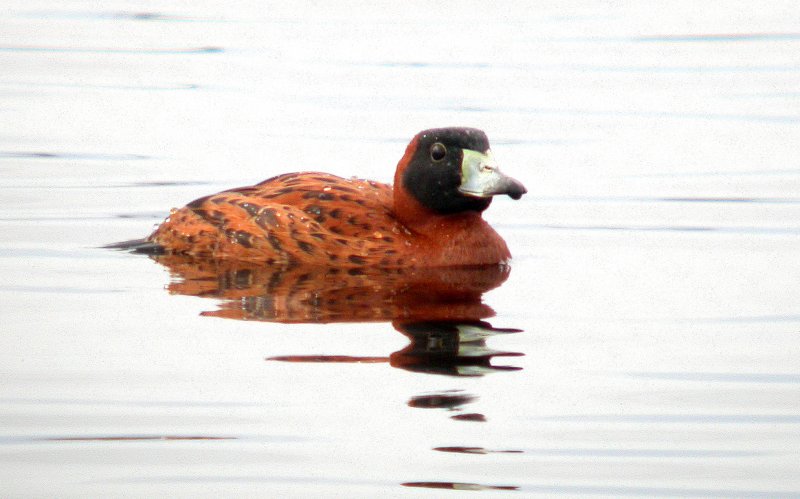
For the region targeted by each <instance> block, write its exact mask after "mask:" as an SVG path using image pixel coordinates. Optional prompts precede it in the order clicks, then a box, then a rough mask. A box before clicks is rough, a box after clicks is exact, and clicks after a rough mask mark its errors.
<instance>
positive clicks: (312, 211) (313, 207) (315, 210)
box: [303, 204, 325, 216]
mask: <svg viewBox="0 0 800 499" xmlns="http://www.w3.org/2000/svg"><path fill="white" fill-rule="evenodd" d="M303 211H304V212H306V213H308V214H309V215H317V216H319V215H322V214H323V213H325V211H324V210H323V209H322V207H321V206H319V205H317V204H310V205H308V206H306V207H305V208H304V209H303Z"/></svg>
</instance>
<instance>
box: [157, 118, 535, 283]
mask: <svg viewBox="0 0 800 499" xmlns="http://www.w3.org/2000/svg"><path fill="white" fill-rule="evenodd" d="M459 130H460V129H459ZM481 133H482V132H481ZM421 136H423V134H422V133H421V134H419V135H418V136H417V137H415V138H414V140H412V142H411V143H410V144H409V145H408V148H407V149H406V153H405V155H404V156H403V158H402V159H401V160H400V162H399V164H398V165H397V170H396V174H395V184H394V186H395V187H394V189H393V188H392V186H390V185H387V184H382V183H378V182H374V181H371V180H362V179H355V178H352V179H344V178H341V177H337V176H334V175H330V174H327V173H314V172H307V173H291V174H285V175H280V176H278V177H274V178H271V179H268V180H265V181H263V182H261V183H259V184H256V185H254V186H249V187H243V188H239V189H230V190H227V191H223V192H220V193H218V194H213V195H210V196H206V197H203V198H200V199H197V200H195V201H193V202H191V203H189V204H188V205H186V206H185V207H183V208H180V209H178V210H174V211H173V212H172V213H171V214H170V216H169V217H168V218H167V220H165V221H164V223H163V224H161V226H159V227H158V229H156V231H155V232H154V233H153V234H152V235H151V236H150V237H149V238H148V239H147V240H148V241H149V242H150V243H154V244H156V245H158V246H159V247H161V248H163V250H164V251H166V252H167V253H171V254H182V255H190V256H194V257H203V258H213V259H233V260H239V261H246V262H259V263H266V264H274V265H289V264H312V265H325V266H335V267H361V266H381V267H414V266H448V265H482V264H496V263H502V262H505V261H507V260H508V259H509V257H510V253H509V251H508V248H507V246H506V244H505V242H504V241H503V240H502V238H500V236H499V235H498V234H497V233H496V232H495V231H494V230H493V229H492V228H491V227H490V226H489V225H488V224H487V223H486V222H485V221H484V220H483V219H482V218H481V212H480V211H475V210H466V211H461V212H458V213H450V214H442V213H438V212H437V211H434V210H433V209H431V208H428V207H426V206H425V205H424V204H423V203H422V202H420V201H419V200H418V199H416V198H415V197H414V196H413V195H412V194H411V193H409V192H408V190H407V189H406V188H405V187H404V184H403V174H404V172H405V171H406V169H407V168H408V167H409V165H410V164H411V162H412V157H413V156H414V154H415V152H416V151H417V148H418V147H419V143H420V137H421ZM484 137H485V136H484ZM487 145H488V142H487ZM459 174H460V173H459ZM520 187H521V184H520ZM523 189H524V188H523ZM486 206H488V201H487V202H486Z"/></svg>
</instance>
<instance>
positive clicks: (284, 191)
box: [262, 187, 295, 199]
mask: <svg viewBox="0 0 800 499" xmlns="http://www.w3.org/2000/svg"><path fill="white" fill-rule="evenodd" d="M294 191H295V189H294V187H284V188H283V189H278V190H277V191H275V192H271V193H269V194H265V195H263V196H262V197H264V198H267V199H273V198H276V197H278V196H283V195H285V194H289V193H290V192H294Z"/></svg>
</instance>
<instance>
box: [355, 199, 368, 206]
mask: <svg viewBox="0 0 800 499" xmlns="http://www.w3.org/2000/svg"><path fill="white" fill-rule="evenodd" d="M356 204H357V205H359V206H364V205H366V204H367V202H366V201H364V200H363V199H356Z"/></svg>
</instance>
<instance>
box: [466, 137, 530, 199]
mask: <svg viewBox="0 0 800 499" xmlns="http://www.w3.org/2000/svg"><path fill="white" fill-rule="evenodd" d="M463 152H464V158H463V159H462V160H461V186H460V187H459V188H458V190H459V192H461V193H462V194H466V195H468V196H475V197H479V198H488V197H492V196H497V195H501V194H507V195H508V196H509V197H510V198H511V199H519V198H521V197H522V195H523V194H525V193H526V192H528V190H527V189H526V188H525V186H524V185H522V183H521V182H520V181H519V180H517V179H514V178H511V177H509V176H507V175H504V174H503V173H502V172H501V171H500V168H498V167H497V164H496V163H495V161H494V158H493V157H492V151H486V152H485V153H482V152H478V151H472V150H470V149H464V150H463Z"/></svg>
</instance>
